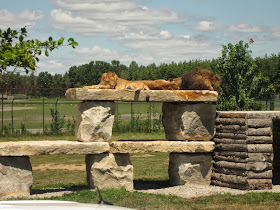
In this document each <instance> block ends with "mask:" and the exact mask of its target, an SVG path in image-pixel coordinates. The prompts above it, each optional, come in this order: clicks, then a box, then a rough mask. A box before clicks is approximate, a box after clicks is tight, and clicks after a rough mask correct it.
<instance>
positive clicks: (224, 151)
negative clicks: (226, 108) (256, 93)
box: [212, 111, 280, 190]
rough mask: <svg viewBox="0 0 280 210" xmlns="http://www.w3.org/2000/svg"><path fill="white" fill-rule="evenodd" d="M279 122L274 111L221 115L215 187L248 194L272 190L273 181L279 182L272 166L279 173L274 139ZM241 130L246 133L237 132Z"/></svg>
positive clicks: (215, 166) (217, 143) (215, 164)
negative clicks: (244, 191) (239, 190)
mask: <svg viewBox="0 0 280 210" xmlns="http://www.w3.org/2000/svg"><path fill="white" fill-rule="evenodd" d="M279 119H280V112H275V111H273V112H271V111H265V112H264V111H260V112H259V111H248V112H247V111H244V112H218V113H217V119H216V128H217V133H216V135H215V138H214V141H215V143H216V146H215V152H214V160H215V162H214V169H213V171H214V172H215V173H213V174H212V184H215V185H219V186H227V187H231V188H238V189H246V190H255V189H258V190H262V189H271V188H272V177H273V179H274V181H275V182H277V180H276V179H275V178H274V177H275V176H274V175H275V174H276V173H275V172H272V165H273V168H274V171H275V170H277V168H278V166H277V164H276V161H275V159H277V158H275V157H274V155H276V157H277V153H276V152H275V148H276V147H277V146H276V145H275V135H277V130H279V127H280V123H279V124H278V123H277V121H279ZM229 125H230V126H229ZM238 127H240V128H245V132H244V129H242V130H238V129H235V128H238ZM272 131H273V132H272ZM241 132H243V134H241ZM272 134H273V139H272ZM272 162H273V163H272ZM272 173H273V174H274V175H272Z"/></svg>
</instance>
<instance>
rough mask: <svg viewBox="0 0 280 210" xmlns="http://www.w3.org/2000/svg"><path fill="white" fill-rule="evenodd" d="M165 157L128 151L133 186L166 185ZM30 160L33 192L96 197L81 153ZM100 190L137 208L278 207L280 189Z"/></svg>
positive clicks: (91, 200) (131, 136)
mask: <svg viewBox="0 0 280 210" xmlns="http://www.w3.org/2000/svg"><path fill="white" fill-rule="evenodd" d="M145 135H146V138H151V139H152V138H154V137H155V135H157V136H160V135H161V134H152V135H151V136H150V134H145ZM138 137H139V136H137V135H135V134H133V133H127V134H122V135H119V136H117V137H115V139H125V138H127V139H134V138H136V139H137V138H138ZM25 138H26V137H18V138H17V140H26V139H25ZM48 138H49V139H48V140H54V141H55V140H58V139H59V138H60V140H67V139H68V137H67V136H63V138H62V137H61V136H60V137H59V138H58V137H48ZM33 140H36V139H33ZM37 140H39V138H38V139H37ZM168 159H169V154H168V153H148V154H131V162H132V164H133V166H134V187H135V189H157V188H162V187H169V182H168V162H169V160H168ZM30 161H31V164H32V167H33V179H34V180H33V187H32V189H33V191H32V192H33V193H43V192H53V191H59V190H62V191H63V190H72V191H73V192H72V193H70V194H65V195H63V196H58V197H51V198H47V197H45V198H41V199H52V200H68V201H76V202H82V203H97V202H98V201H99V198H98V193H97V192H96V191H92V190H90V189H88V188H87V182H86V170H85V156H84V155H43V156H31V157H30ZM151 166H153V167H151ZM101 193H102V196H103V198H104V199H105V200H107V201H110V202H112V203H114V204H115V205H118V206H123V207H130V208H136V209H174V210H175V209H176V210H177V209H279V206H280V193H251V192H248V193H246V194H244V195H230V194H224V195H220V194H217V195H212V196H206V197H205V196H204V197H198V198H190V199H186V198H181V197H177V196H173V195H161V194H147V193H142V192H137V191H134V192H128V191H125V190H117V189H107V190H101ZM26 199H30V198H26Z"/></svg>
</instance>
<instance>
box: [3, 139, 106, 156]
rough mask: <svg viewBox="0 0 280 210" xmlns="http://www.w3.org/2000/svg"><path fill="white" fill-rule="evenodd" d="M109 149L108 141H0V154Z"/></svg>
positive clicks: (65, 152) (77, 152) (100, 151)
mask: <svg viewBox="0 0 280 210" xmlns="http://www.w3.org/2000/svg"><path fill="white" fill-rule="evenodd" d="M108 151H109V143H108V142H77V141H76V142H75V141H14V142H0V156H30V155H62V154H100V153H103V152H108Z"/></svg>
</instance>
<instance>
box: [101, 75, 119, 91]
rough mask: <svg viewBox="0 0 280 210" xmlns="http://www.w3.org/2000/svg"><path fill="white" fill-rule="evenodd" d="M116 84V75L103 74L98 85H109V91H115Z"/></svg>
mask: <svg viewBox="0 0 280 210" xmlns="http://www.w3.org/2000/svg"><path fill="white" fill-rule="evenodd" d="M117 82H118V76H117V75H116V73H113V72H108V73H104V74H103V75H102V78H101V82H100V83H99V84H100V85H109V86H110V88H111V89H115V87H116V85H117Z"/></svg>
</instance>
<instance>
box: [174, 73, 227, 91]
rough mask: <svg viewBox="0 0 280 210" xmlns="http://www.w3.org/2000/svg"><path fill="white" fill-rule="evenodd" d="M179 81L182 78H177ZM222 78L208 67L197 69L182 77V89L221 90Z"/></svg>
mask: <svg viewBox="0 0 280 210" xmlns="http://www.w3.org/2000/svg"><path fill="white" fill-rule="evenodd" d="M177 79H178V81H179V80H180V79H179V78H177ZM221 82H222V79H221V78H220V76H219V75H217V74H214V73H213V72H211V71H209V70H208V69H195V70H193V71H190V72H187V73H185V74H184V75H183V76H182V77H181V86H180V89H181V90H212V91H219V87H220V84H221Z"/></svg>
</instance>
